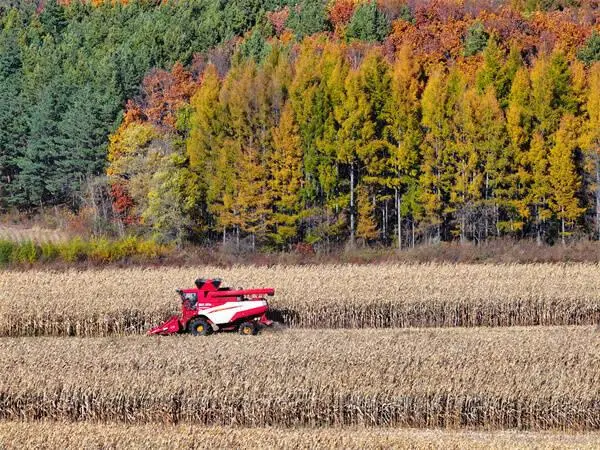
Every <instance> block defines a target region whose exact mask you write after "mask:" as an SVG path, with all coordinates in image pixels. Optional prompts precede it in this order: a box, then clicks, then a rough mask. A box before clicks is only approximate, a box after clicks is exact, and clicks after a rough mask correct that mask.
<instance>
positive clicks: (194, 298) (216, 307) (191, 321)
mask: <svg viewBox="0 0 600 450" xmlns="http://www.w3.org/2000/svg"><path fill="white" fill-rule="evenodd" d="M195 284H196V288H192V289H177V291H176V292H177V293H178V294H179V296H180V297H181V316H173V317H171V318H170V319H169V320H167V321H166V322H165V323H163V324H161V325H159V326H157V327H154V328H152V329H151V330H148V334H160V335H168V334H176V333H185V332H190V333H192V334H193V335H194V336H206V335H208V334H211V333H212V332H214V331H233V330H238V331H239V332H240V334H243V335H255V334H257V333H258V331H259V330H260V328H261V327H262V326H270V325H271V324H272V323H273V322H272V321H271V320H269V319H267V311H268V310H269V304H268V303H267V300H266V299H265V296H266V295H269V296H271V295H274V294H275V290H274V289H271V288H268V289H238V290H235V289H231V288H227V287H221V280H220V279H219V278H214V279H212V280H207V279H204V278H199V279H197V280H196V281H195Z"/></svg>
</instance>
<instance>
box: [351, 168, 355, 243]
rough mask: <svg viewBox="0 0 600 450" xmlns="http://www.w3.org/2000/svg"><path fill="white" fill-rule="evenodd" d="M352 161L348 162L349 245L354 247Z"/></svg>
mask: <svg viewBox="0 0 600 450" xmlns="http://www.w3.org/2000/svg"><path fill="white" fill-rule="evenodd" d="M354 237H355V230H354V162H352V163H350V245H351V246H352V247H354Z"/></svg>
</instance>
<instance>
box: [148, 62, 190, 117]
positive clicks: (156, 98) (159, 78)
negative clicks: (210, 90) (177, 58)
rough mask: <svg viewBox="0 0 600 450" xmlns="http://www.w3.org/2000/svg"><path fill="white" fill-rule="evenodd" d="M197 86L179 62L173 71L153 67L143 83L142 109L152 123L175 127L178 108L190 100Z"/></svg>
mask: <svg viewBox="0 0 600 450" xmlns="http://www.w3.org/2000/svg"><path fill="white" fill-rule="evenodd" d="M197 86H198V85H197V83H196V82H195V81H194V79H193V77H192V74H191V73H190V72H188V71H187V70H185V69H184V68H183V65H182V64H181V63H179V62H177V63H175V65H174V66H173V69H172V70H171V72H167V71H166V70H162V69H152V70H151V71H150V73H148V75H146V77H145V78H144V81H143V83H142V92H143V97H142V101H141V110H142V111H143V113H144V115H145V116H146V117H147V119H148V120H149V121H150V122H151V123H153V124H156V125H158V126H162V127H167V128H174V127H175V121H176V112H177V110H178V109H179V108H180V107H181V106H183V105H185V104H186V103H188V102H189V99H190V97H191V96H192V95H193V93H194V92H195V90H196V88H197Z"/></svg>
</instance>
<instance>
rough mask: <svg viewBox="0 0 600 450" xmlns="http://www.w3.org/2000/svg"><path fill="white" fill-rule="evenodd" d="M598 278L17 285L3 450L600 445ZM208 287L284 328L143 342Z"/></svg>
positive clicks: (156, 272) (371, 275) (406, 272)
mask: <svg viewBox="0 0 600 450" xmlns="http://www.w3.org/2000/svg"><path fill="white" fill-rule="evenodd" d="M599 268H600V267H598V266H597V265H593V264H568V265H550V264H547V265H546V264H531V265H450V264H427V265H401V264H382V265H370V266H354V265H338V266H336V265H322V266H296V267H293V266H274V267H248V266H243V267H242V266H240V267H231V268H227V269H224V268H218V267H208V266H204V267H187V268H146V269H143V268H134V269H116V268H112V269H102V270H87V271H76V270H67V271H49V270H46V271H33V270H32V271H3V272H0V336H1V337H0V355H1V361H2V365H1V366H0V448H2V449H4V448H7V449H12V448H15V449H16V448H81V447H85V448H144V447H151V448H166V447H169V448H209V447H211V448H215V447H216V448H232V447H233V448H256V447H259V448H261V447H267V448H299V447H300V448H369V449H370V448H436V449H438V448H439V449H441V448H444V449H445V448H456V449H459V448H460V449H462V448H489V447H494V448H544V447H552V448H597V442H598V439H600V435H599V434H598V433H599V432H600V371H599V370H598V361H600V328H599V327H598V325H597V324H598V323H599V322H600V287H599V286H600V271H599V270H598V269H599ZM201 276H204V277H214V276H220V277H222V278H224V280H225V283H226V284H228V285H229V286H231V287H234V288H237V287H245V288H251V287H274V288H275V290H276V294H275V297H272V298H269V301H270V303H271V307H272V310H273V311H272V313H273V318H274V319H276V320H279V321H281V322H283V323H284V324H286V325H287V327H278V328H275V329H268V330H264V331H263V332H262V333H261V334H260V335H259V336H257V337H254V338H252V337H250V338H248V337H244V336H239V335H237V334H230V333H228V334H226V333H223V334H216V335H213V336H210V337H205V338H196V337H192V336H185V335H184V336H172V337H158V336H153V337H148V336H140V334H141V333H144V332H145V331H146V330H147V329H148V328H150V327H151V326H154V325H156V324H157V323H159V322H162V321H163V320H164V319H166V318H167V317H169V316H170V315H172V314H174V313H177V311H178V310H179V308H180V304H179V298H178V296H177V295H176V293H175V292H174V291H175V289H176V288H180V287H191V286H193V280H194V279H195V278H197V277H201ZM533 325H538V326H533Z"/></svg>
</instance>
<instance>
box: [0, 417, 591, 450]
mask: <svg viewBox="0 0 600 450" xmlns="http://www.w3.org/2000/svg"><path fill="white" fill-rule="evenodd" d="M599 441H600V434H598V433H581V434H560V435H559V434H556V433H553V432H514V431H494V432H489V431H454V430H452V431H447V430H420V429H402V428H400V429H398V428H396V429H389V428H330V429H313V428H299V429H285V428H237V427H198V426H193V425H157V424H152V425H124V424H115V423H110V424H97V423H87V422H86V423H62V422H0V447H2V448H6V449H7V450H12V449H15V450H16V449H22V448H61V449H69V448H77V449H79V448H153V449H173V448H176V449H178V448H182V449H183V448H185V449H189V448H202V449H213V448H236V449H256V448H270V449H295V448H344V449H388V448H395V449H414V448H422V449H465V448H468V449H488V448H490V447H493V448H496V449H530V448H550V447H551V448H554V449H571V448H572V449H575V448H577V449H595V448H597V445H598V442H599Z"/></svg>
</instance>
